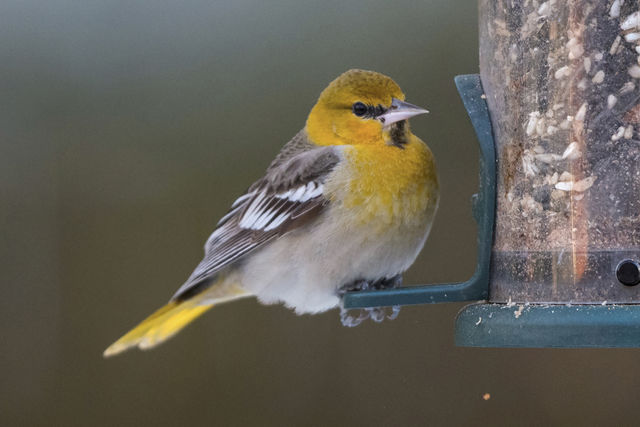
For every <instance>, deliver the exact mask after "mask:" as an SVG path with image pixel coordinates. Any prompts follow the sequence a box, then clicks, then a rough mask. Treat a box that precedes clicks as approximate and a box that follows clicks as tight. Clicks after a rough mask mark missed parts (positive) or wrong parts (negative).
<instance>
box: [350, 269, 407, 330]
mask: <svg viewBox="0 0 640 427" xmlns="http://www.w3.org/2000/svg"><path fill="white" fill-rule="evenodd" d="M401 284H402V276H401V275H400V274H398V275H396V276H393V277H389V278H386V277H385V278H382V279H378V280H376V281H374V282H368V281H366V280H356V281H354V282H352V283H349V284H347V285H344V286H342V287H340V288H339V289H338V295H340V296H341V297H342V296H344V294H346V293H347V292H358V291H366V290H369V289H375V290H382V289H393V288H397V287H398V286H400V285H401ZM387 309H388V307H367V308H361V309H357V310H347V309H345V308H344V307H340V321H341V322H342V325H343V326H346V327H349V328H353V327H354V326H358V325H359V324H361V323H362V322H364V321H365V320H367V319H371V320H373V321H374V322H376V323H380V322H382V321H383V320H384V319H385V318H387V319H389V320H394V319H395V318H397V317H398V314H399V313H400V306H399V305H394V306H393V307H391V313H389V314H387ZM356 312H357V316H354V315H352V314H353V313H356Z"/></svg>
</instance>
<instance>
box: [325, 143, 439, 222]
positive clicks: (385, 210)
mask: <svg viewBox="0 0 640 427" xmlns="http://www.w3.org/2000/svg"><path fill="white" fill-rule="evenodd" d="M344 155H345V160H346V161H345V162H343V164H342V165H341V167H340V168H338V169H336V171H335V173H334V175H333V176H332V178H331V179H330V180H329V182H328V183H327V193H328V195H329V197H330V198H331V200H332V203H334V202H336V203H338V204H340V205H341V207H342V208H344V211H345V212H350V213H351V215H352V216H353V218H352V220H353V221H355V222H356V223H362V224H366V225H367V226H369V227H371V226H373V227H375V226H376V225H377V226H379V227H380V228H381V230H385V229H388V228H389V227H394V226H398V227H403V228H404V227H408V228H414V227H415V228H421V227H422V226H424V225H425V223H426V222H430V221H431V217H432V216H433V213H434V212H435V209H436V206H437V202H438V177H437V171H436V166H435V162H434V159H433V155H432V153H431V151H430V150H429V148H428V147H427V146H426V144H425V143H423V142H422V141H421V140H420V139H418V138H417V137H415V136H413V135H412V136H411V137H410V139H409V142H408V143H407V144H406V145H404V146H403V147H402V148H399V147H397V146H391V145H386V144H379V145H362V146H358V145H354V146H350V147H348V148H347V149H346V150H345V152H344Z"/></svg>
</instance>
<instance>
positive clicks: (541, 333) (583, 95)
mask: <svg viewBox="0 0 640 427" xmlns="http://www.w3.org/2000/svg"><path fill="white" fill-rule="evenodd" d="M479 25H480V76H477V75H468V76H458V77H457V78H456V85H457V87H458V90H459V92H460V95H461V98H462V100H463V103H464V105H465V107H466V109H467V111H468V113H469V116H470V118H471V122H472V124H473V126H474V128H475V130H476V134H477V136H478V141H479V144H480V153H481V156H480V188H479V192H478V194H477V195H476V196H474V204H473V210H474V216H475V218H476V220H477V221H478V258H477V260H478V261H477V262H478V265H477V268H476V272H475V274H474V275H473V276H472V278H471V279H470V280H468V281H467V282H463V283H453V284H443V285H420V286H410V287H404V288H399V289H388V290H382V291H366V292H358V293H350V294H347V295H345V298H344V305H345V307H346V308H356V307H371V306H389V305H404V304H421V303H435V302H449V301H470V300H484V302H482V303H478V304H473V305H470V306H467V307H465V308H464V309H463V310H462V311H461V312H460V313H459V315H458V318H457V320H456V343H457V344H458V345H463V346H485V347H640V305H637V304H639V303H640V286H637V285H638V284H639V283H640V11H639V10H638V5H637V4H636V3H635V2H624V1H623V0H614V1H613V2H610V1H609V2H589V1H586V0H576V1H573V2H561V1H555V0H549V1H546V2H540V1H531V2H512V1H510V0H509V1H507V0H481V1H480V24H479Z"/></svg>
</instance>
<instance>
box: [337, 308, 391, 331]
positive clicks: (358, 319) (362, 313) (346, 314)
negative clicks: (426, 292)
mask: <svg viewBox="0 0 640 427" xmlns="http://www.w3.org/2000/svg"><path fill="white" fill-rule="evenodd" d="M387 308H388V307H367V308H361V309H359V310H358V311H357V313H358V315H357V316H353V315H351V314H350V313H353V312H355V311H356V310H348V309H346V308H344V307H340V321H341V322H342V325H343V326H346V327H348V328H353V327H355V326H358V325H359V324H361V323H362V322H364V321H365V320H367V319H371V320H373V321H374V322H376V323H380V322H382V321H383V320H384V319H385V318H387V319H389V320H395V319H396V318H397V317H398V314H399V313H400V306H399V305H394V306H392V307H391V313H390V314H387Z"/></svg>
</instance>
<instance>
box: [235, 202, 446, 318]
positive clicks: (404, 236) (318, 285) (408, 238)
mask: <svg viewBox="0 0 640 427" xmlns="http://www.w3.org/2000/svg"><path fill="white" fill-rule="evenodd" d="M435 207H436V206H435V202H434V203H433V204H431V206H430V209H429V210H430V212H426V213H425V218H424V219H425V221H424V222H422V223H421V224H420V225H415V226H407V225H404V224H399V225H395V226H394V225H389V224H388V223H387V224H375V223H370V224H361V223H358V221H357V220H356V218H357V216H356V215H354V213H353V212H349V213H346V212H339V211H336V210H341V209H342V208H341V207H340V206H338V207H331V208H329V209H327V210H326V211H325V212H324V213H323V215H322V217H320V218H318V220H316V221H314V223H313V224H310V225H308V226H306V227H303V228H302V229H299V230H295V231H293V232H291V233H289V234H287V235H285V236H283V237H282V238H280V239H278V240H276V241H273V242H271V243H268V244H266V245H265V247H263V248H261V249H258V250H257V251H256V252H255V253H253V254H251V256H250V257H248V259H247V261H246V263H245V264H243V265H242V266H241V267H240V268H239V269H238V270H237V273H238V275H235V274H234V275H233V276H234V279H235V280H238V281H239V282H240V283H241V286H242V287H243V288H244V289H246V290H247V291H249V292H251V293H252V294H254V295H256V296H257V297H258V299H259V300H260V302H262V303H265V304H273V303H277V302H283V303H284V304H285V305H286V306H287V307H289V308H292V309H295V311H296V313H298V314H302V313H317V312H321V311H325V310H329V309H331V308H334V307H337V306H338V305H339V304H340V298H339V297H338V295H337V292H336V291H337V289H338V288H340V287H341V286H343V285H345V284H350V283H352V282H354V281H355V280H362V279H364V280H371V281H373V280H376V279H380V278H385V277H387V278H388V277H393V276H395V275H397V274H400V273H402V272H404V271H405V270H406V269H407V268H408V267H409V266H410V265H411V264H412V263H413V261H414V260H415V258H416V257H417V256H418V253H419V252H420V250H421V249H422V246H423V245H424V242H425V240H426V238H427V234H428V233H429V228H430V226H431V221H432V217H433V213H434V211H435ZM332 210H333V211H332ZM328 218H342V221H340V223H337V222H336V221H329V220H328ZM380 230H384V232H381V231H380Z"/></svg>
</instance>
